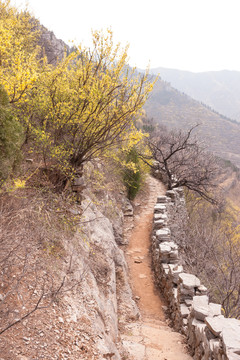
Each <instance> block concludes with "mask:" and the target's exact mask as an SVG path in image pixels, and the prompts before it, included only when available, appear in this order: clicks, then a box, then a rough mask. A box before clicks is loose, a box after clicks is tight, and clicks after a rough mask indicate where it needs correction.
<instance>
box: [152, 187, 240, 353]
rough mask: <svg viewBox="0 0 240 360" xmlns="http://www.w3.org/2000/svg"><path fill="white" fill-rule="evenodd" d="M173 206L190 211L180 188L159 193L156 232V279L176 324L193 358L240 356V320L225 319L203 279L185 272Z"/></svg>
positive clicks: (155, 216)
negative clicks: (176, 239)
mask: <svg viewBox="0 0 240 360" xmlns="http://www.w3.org/2000/svg"><path fill="white" fill-rule="evenodd" d="M173 207H179V208H180V211H179V212H183V213H184V212H185V211H186V209H185V201H184V195H183V191H182V189H180V188H179V189H175V190H170V191H167V192H166V196H158V198H157V203H156V205H155V207H154V220H153V232H152V258H153V267H154V270H155V274H156V281H157V284H158V286H159V288H160V290H161V292H162V294H163V295H164V296H165V298H166V300H167V303H168V310H169V317H170V319H171V322H172V325H173V327H174V328H175V329H176V330H178V331H180V332H182V333H184V334H185V335H186V337H187V341H188V344H189V347H190V351H191V355H192V356H193V359H196V360H198V359H199V360H200V359H201V360H208V359H216V360H225V359H229V360H235V359H240V321H239V320H237V319H232V318H225V317H224V316H223V315H222V314H221V305H220V304H215V303H211V302H210V301H209V297H208V290H207V288H206V287H205V286H204V285H203V284H201V282H200V280H199V279H198V278H197V277H196V276H195V275H192V274H188V273H186V272H184V269H183V266H182V261H181V259H180V254H179V249H178V245H177V244H176V243H175V242H174V241H173V237H172V236H171V227H172V226H174V223H173V221H172V222H171V220H173V219H171V216H170V214H171V212H172V211H171V209H173ZM181 210H182V211H181ZM175 213H176V212H175Z"/></svg>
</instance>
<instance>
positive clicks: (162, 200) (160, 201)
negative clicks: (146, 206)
mask: <svg viewBox="0 0 240 360" xmlns="http://www.w3.org/2000/svg"><path fill="white" fill-rule="evenodd" d="M166 202H167V196H158V197H157V203H158V204H164V203H166Z"/></svg>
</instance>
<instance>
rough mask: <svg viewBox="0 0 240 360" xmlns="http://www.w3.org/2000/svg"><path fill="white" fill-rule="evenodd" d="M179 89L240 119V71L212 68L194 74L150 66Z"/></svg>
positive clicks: (152, 70) (217, 109)
mask: <svg viewBox="0 0 240 360" xmlns="http://www.w3.org/2000/svg"><path fill="white" fill-rule="evenodd" d="M150 73H151V74H154V75H157V74H159V75H160V77H161V79H162V80H164V81H167V82H170V83H171V85H172V86H173V87H174V88H176V89H177V90H179V91H181V92H184V93H186V94H187V95H189V96H191V97H192V98H193V99H195V100H198V101H200V102H203V103H205V104H206V105H208V106H210V107H211V108H213V109H214V110H216V111H217V112H219V113H220V114H223V115H225V116H227V117H229V118H231V119H233V120H237V121H240V72H239V71H229V70H223V71H209V72H201V73H193V72H190V71H182V70H175V69H166V68H161V67H159V68H155V69H150Z"/></svg>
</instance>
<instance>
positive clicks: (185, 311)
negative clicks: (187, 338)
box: [180, 304, 190, 318]
mask: <svg viewBox="0 0 240 360" xmlns="http://www.w3.org/2000/svg"><path fill="white" fill-rule="evenodd" d="M180 312H181V314H182V317H183V318H187V317H188V315H189V313H190V311H189V308H188V307H187V306H186V305H185V304H180Z"/></svg>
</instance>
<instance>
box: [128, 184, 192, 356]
mask: <svg viewBox="0 0 240 360" xmlns="http://www.w3.org/2000/svg"><path fill="white" fill-rule="evenodd" d="M164 193H165V188H164V186H163V185H162V184H161V183H159V181H158V180H156V179H154V178H152V177H149V179H148V181H147V189H146V190H145V193H144V194H141V195H140V198H137V199H136V200H135V208H136V211H135V213H137V215H135V216H134V219H133V221H134V226H133V227H132V230H131V231H129V219H128V220H127V221H126V223H127V225H126V230H127V231H126V233H125V236H127V237H128V238H129V245H128V248H127V251H126V255H127V261H128V266H129V274H130V281H131V285H132V289H133V293H134V296H135V299H136V300H137V301H138V305H139V309H140V313H141V318H140V319H139V321H137V322H134V323H131V324H128V325H127V326H126V327H125V331H124V333H123V334H122V341H123V344H124V346H125V348H126V349H127V350H128V351H129V353H130V355H131V359H134V360H135V359H136V360H151V359H152V360H158V359H159V360H176V359H178V360H189V359H191V357H190V355H188V353H187V347H186V344H185V338H184V337H183V336H182V335H180V334H179V333H177V332H174V331H173V330H172V329H171V328H170V327H169V326H168V321H167V319H166V317H165V314H164V311H163V306H165V303H164V300H163V299H162V297H161V295H160V294H159V292H158V290H157V289H156V287H155V284H154V276H153V272H152V270H151V256H150V252H149V249H150V234H151V229H152V218H153V207H154V204H155V202H156V199H157V196H158V195H163V194H164ZM144 199H145V201H144Z"/></svg>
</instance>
